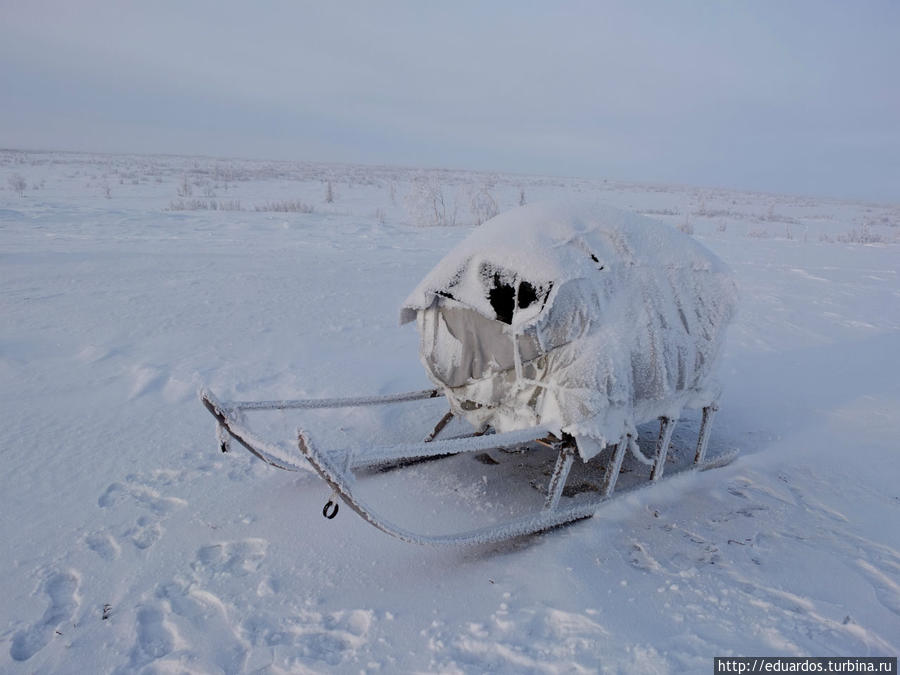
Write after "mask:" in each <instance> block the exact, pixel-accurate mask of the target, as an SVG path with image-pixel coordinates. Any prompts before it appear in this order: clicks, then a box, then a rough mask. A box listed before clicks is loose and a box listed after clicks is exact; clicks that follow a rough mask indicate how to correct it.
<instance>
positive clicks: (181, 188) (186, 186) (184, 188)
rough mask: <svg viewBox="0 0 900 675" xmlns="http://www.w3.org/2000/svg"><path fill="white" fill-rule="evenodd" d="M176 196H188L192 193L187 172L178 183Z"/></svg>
mask: <svg viewBox="0 0 900 675" xmlns="http://www.w3.org/2000/svg"><path fill="white" fill-rule="evenodd" d="M177 192H178V196H179V197H182V198H183V197H190V196H191V195H193V194H194V189H193V188H192V187H191V182H190V181H189V180H188V177H187V174H184V175H183V176H182V177H181V183H179V184H178V190H177Z"/></svg>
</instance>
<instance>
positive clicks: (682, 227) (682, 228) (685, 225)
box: [677, 217, 694, 235]
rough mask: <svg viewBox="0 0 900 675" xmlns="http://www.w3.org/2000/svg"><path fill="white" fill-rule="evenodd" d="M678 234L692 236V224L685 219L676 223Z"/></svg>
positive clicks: (689, 220) (688, 219)
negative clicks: (682, 233)
mask: <svg viewBox="0 0 900 675" xmlns="http://www.w3.org/2000/svg"><path fill="white" fill-rule="evenodd" d="M677 227H678V231H679V232H684V233H685V234H688V235H692V234H694V224H693V223H692V222H691V219H690V218H688V217H685V219H684V220H683V221H682V222H680V223H678V225H677Z"/></svg>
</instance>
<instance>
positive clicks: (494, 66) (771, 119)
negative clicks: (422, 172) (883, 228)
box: [0, 0, 900, 202]
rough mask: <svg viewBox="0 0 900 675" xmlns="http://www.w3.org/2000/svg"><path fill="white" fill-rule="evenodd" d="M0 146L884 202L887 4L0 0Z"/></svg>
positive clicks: (894, 146) (898, 7)
mask: <svg viewBox="0 0 900 675" xmlns="http://www.w3.org/2000/svg"><path fill="white" fill-rule="evenodd" d="M0 146H2V147H6V148H25V149H70V150H96V151H111V152H157V153H178V154H206V155H213V156H240V157H260V158H274V159H298V160H317V161H335V162H361V163H384V164H403V165H412V166H445V167H457V168H476V169H494V170H498V171H517V172H524V173H537V174H558V175H567V176H585V177H608V178H618V179H630V180H639V181H660V182H675V183H685V184H698V185H719V186H726V187H736V188H746V189H760V190H767V191H776V192H790V193H807V194H815V195H831V196H837V197H857V198H865V199H873V200H879V201H891V202H900V2H897V1H896V0H883V1H872V2H869V1H865V0H861V1H859V2H851V1H845V0H836V1H834V2H832V1H830V0H812V1H809V2H805V1H804V2H801V1H788V0H777V1H773V2H767V1H764V0H748V1H747V2H736V1H726V0H720V1H713V0H709V1H708V2H688V1H680V0H679V1H661V2H639V1H624V0H623V1H622V2H598V1H594V2H563V1H556V2H549V1H548V2H543V3H537V2H534V3H531V2H519V1H514V0H509V1H495V2H490V1H488V0H482V1H473V2H467V1H465V0H462V1H461V0H452V1H450V0H448V1H447V2H442V3H438V2H425V1H410V2H388V1H385V2H375V1H372V2H340V1H334V2H329V1H327V0H317V1H316V2H301V1H299V0H296V1H290V2H288V1H285V2H266V1H265V0H260V1H259V2H236V1H232V0H221V1H209V2H191V0H178V1H166V0H163V1H146V2H140V3H138V2H127V1H125V0H118V1H112V0H110V1H94V0H60V1H58V2H43V1H41V0H23V1H19V0H0Z"/></svg>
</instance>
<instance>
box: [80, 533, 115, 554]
mask: <svg viewBox="0 0 900 675" xmlns="http://www.w3.org/2000/svg"><path fill="white" fill-rule="evenodd" d="M84 543H85V544H86V545H87V547H88V548H89V549H91V550H92V551H93V552H94V553H96V554H97V555H99V556H100V557H101V558H103V559H104V560H115V559H116V558H118V557H119V554H120V553H121V552H122V547H121V546H119V542H117V541H116V540H115V539H114V538H113V537H112V536H111V535H109V534H106V533H105V532H94V533H93V534H89V535H87V536H86V537H85V538H84Z"/></svg>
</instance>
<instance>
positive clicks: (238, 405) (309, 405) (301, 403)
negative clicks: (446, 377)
mask: <svg viewBox="0 0 900 675" xmlns="http://www.w3.org/2000/svg"><path fill="white" fill-rule="evenodd" d="M439 396H443V394H442V393H441V392H439V391H438V390H437V389H423V390H421V391H408V392H405V393H402V394H387V395H385V396H354V397H349V398H305V399H297V400H284V401H223V402H222V405H223V406H225V407H226V408H230V409H231V410H314V409H320V408H357V407H361V406H367V405H383V404H386V403H403V402H404V401H418V400H421V399H423V398H438V397H439Z"/></svg>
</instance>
